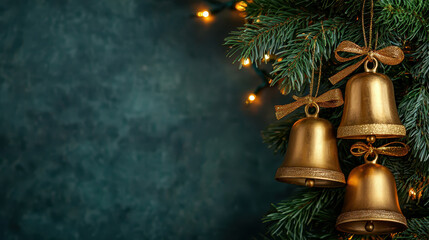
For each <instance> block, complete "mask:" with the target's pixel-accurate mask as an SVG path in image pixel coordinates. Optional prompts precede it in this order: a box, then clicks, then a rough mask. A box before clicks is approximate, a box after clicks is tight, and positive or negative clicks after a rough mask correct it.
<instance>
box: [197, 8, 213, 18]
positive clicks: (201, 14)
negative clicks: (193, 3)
mask: <svg viewBox="0 0 429 240" xmlns="http://www.w3.org/2000/svg"><path fill="white" fill-rule="evenodd" d="M197 16H198V17H203V18H208V17H209V16H210V12H209V11H207V10H204V11H201V12H197Z"/></svg>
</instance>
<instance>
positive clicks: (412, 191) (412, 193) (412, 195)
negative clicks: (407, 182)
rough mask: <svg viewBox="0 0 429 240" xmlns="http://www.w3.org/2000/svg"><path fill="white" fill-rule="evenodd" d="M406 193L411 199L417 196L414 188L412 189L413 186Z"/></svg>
mask: <svg viewBox="0 0 429 240" xmlns="http://www.w3.org/2000/svg"><path fill="white" fill-rule="evenodd" d="M408 195H409V196H410V197H411V199H413V200H414V199H416V197H417V193H416V190H414V188H410V190H409V191H408Z"/></svg>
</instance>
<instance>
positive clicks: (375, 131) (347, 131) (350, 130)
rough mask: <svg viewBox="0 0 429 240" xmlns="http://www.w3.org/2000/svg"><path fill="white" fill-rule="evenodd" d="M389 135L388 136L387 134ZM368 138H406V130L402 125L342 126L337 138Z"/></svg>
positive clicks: (339, 128)
mask: <svg viewBox="0 0 429 240" xmlns="http://www.w3.org/2000/svg"><path fill="white" fill-rule="evenodd" d="M386 133H388V134H386ZM367 136H376V137H377V138H400V137H404V136H406V129H405V127H404V125H402V124H380V123H374V124H360V125H354V126H341V124H340V126H339V127H338V130H337V138H345V139H366V137H367Z"/></svg>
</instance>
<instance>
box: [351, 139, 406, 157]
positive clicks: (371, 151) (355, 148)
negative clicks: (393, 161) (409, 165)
mask: <svg viewBox="0 0 429 240" xmlns="http://www.w3.org/2000/svg"><path fill="white" fill-rule="evenodd" d="M409 149H410V147H409V146H408V145H407V144H405V143H402V142H391V143H387V144H384V145H383V146H380V147H373V146H372V145H371V143H369V144H365V143H363V142H357V143H355V144H353V145H352V147H351V148H350V152H351V153H352V155H353V156H356V157H360V156H362V155H365V159H366V158H367V157H368V156H374V155H378V154H382V155H387V156H394V157H402V156H405V155H407V154H408V151H409Z"/></svg>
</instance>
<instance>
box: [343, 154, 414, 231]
mask: <svg viewBox="0 0 429 240" xmlns="http://www.w3.org/2000/svg"><path fill="white" fill-rule="evenodd" d="M376 158H377V155H376ZM376 158H375V159H374V160H373V161H366V162H367V163H366V164H363V165H360V166H358V167H356V168H354V169H353V170H352V171H351V172H350V175H349V178H348V181H347V187H346V195H345V198H344V205H343V210H342V212H341V214H340V216H338V218H337V224H336V227H337V230H339V231H342V232H348V233H353V234H362V235H368V234H386V233H393V232H401V231H404V230H405V229H407V220H406V218H405V217H404V215H402V212H401V208H400V207H399V202H398V195H397V193H396V184H395V178H394V177H393V174H392V173H391V172H390V171H389V169H387V168H386V167H384V166H382V165H380V164H376V163H375V161H376V160H377V159H376Z"/></svg>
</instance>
